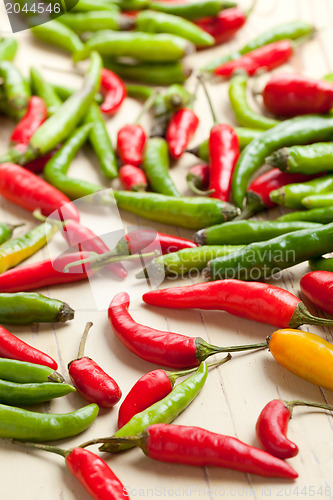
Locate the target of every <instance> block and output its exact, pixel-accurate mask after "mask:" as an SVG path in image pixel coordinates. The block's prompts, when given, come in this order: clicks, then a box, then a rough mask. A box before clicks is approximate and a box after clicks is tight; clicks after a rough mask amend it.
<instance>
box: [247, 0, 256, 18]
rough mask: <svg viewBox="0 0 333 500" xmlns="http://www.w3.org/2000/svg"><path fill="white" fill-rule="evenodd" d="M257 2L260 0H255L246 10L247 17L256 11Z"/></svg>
mask: <svg viewBox="0 0 333 500" xmlns="http://www.w3.org/2000/svg"><path fill="white" fill-rule="evenodd" d="M257 2H258V0H253V2H252V5H251V6H250V7H249V8H248V9H247V10H246V11H245V15H246V17H247V18H249V16H250V15H251V14H252V12H253V11H254V9H255V6H256V4H257Z"/></svg>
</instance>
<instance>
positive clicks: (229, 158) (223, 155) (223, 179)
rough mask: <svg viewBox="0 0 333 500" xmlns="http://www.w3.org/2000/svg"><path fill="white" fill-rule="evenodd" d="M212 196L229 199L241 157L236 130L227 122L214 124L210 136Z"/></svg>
mask: <svg viewBox="0 0 333 500" xmlns="http://www.w3.org/2000/svg"><path fill="white" fill-rule="evenodd" d="M209 156H210V181H209V189H210V190H211V189H212V190H214V192H212V193H211V195H210V196H211V197H213V198H218V199H220V200H222V201H229V198H230V190H231V179H232V174H233V171H234V169H235V166H236V162H237V160H238V157H239V140H238V136H237V134H236V132H235V130H234V129H233V128H232V127H230V125H226V124H225V123H222V124H219V125H214V127H213V128H212V130H211V132H210V136H209Z"/></svg>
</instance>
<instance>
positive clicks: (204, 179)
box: [186, 163, 210, 194]
mask: <svg viewBox="0 0 333 500" xmlns="http://www.w3.org/2000/svg"><path fill="white" fill-rule="evenodd" d="M209 175H210V172H209V165H208V163H199V164H198V165H193V166H192V167H190V168H189V170H188V173H187V176H186V181H187V184H188V186H189V188H190V189H191V191H193V192H194V193H196V194H209V192H207V190H208V186H209Z"/></svg>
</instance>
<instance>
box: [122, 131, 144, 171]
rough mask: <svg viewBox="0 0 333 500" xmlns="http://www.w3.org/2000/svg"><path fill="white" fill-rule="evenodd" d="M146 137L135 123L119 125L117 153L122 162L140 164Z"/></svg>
mask: <svg viewBox="0 0 333 500" xmlns="http://www.w3.org/2000/svg"><path fill="white" fill-rule="evenodd" d="M146 139H147V136H146V132H145V131H144V129H143V127H141V125H138V124H137V123H132V124H128V125H124V126H123V127H121V129H120V130H119V131H118V135H117V154H118V156H119V158H120V160H121V161H122V163H123V164H127V163H128V164H129V165H134V166H135V167H139V166H140V165H141V163H142V154H143V148H144V145H145V143H146Z"/></svg>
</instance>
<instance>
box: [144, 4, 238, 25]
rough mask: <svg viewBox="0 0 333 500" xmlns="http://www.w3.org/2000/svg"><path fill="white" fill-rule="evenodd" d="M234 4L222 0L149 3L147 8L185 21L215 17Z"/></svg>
mask: <svg viewBox="0 0 333 500" xmlns="http://www.w3.org/2000/svg"><path fill="white" fill-rule="evenodd" d="M235 6H236V3H235V2H229V1H224V0H197V1H193V0H192V1H191V0H189V1H188V2H181V3H178V2H175V3H173V2H154V1H153V2H150V4H149V8H150V9H152V10H157V11H160V12H165V13H166V14H173V15H175V16H180V17H185V19H190V20H192V21H193V20H195V19H202V18H204V17H216V16H217V15H218V13H219V12H220V11H221V10H222V9H228V8H230V7H235Z"/></svg>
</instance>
